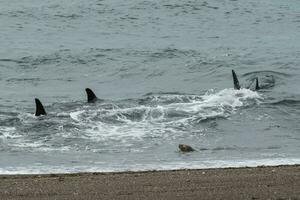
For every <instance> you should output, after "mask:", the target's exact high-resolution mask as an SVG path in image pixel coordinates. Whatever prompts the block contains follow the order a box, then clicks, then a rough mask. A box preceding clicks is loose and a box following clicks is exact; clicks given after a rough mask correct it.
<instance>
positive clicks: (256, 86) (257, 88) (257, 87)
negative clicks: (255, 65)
mask: <svg viewBox="0 0 300 200" xmlns="http://www.w3.org/2000/svg"><path fill="white" fill-rule="evenodd" d="M259 89H260V87H259V84H258V78H257V77H256V79H255V90H259Z"/></svg>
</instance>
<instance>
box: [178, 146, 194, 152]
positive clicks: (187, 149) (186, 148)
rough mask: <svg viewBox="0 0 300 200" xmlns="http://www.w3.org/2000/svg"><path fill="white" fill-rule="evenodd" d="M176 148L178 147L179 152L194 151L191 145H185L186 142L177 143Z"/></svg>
mask: <svg viewBox="0 0 300 200" xmlns="http://www.w3.org/2000/svg"><path fill="white" fill-rule="evenodd" d="M178 148H179V149H180V151H181V152H192V151H195V149H193V148H192V147H191V146H189V145H186V144H179V145H178Z"/></svg>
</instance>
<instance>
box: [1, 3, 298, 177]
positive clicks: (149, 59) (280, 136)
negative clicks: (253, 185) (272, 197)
mask: <svg viewBox="0 0 300 200" xmlns="http://www.w3.org/2000/svg"><path fill="white" fill-rule="evenodd" d="M0 4H1V6H0V22H1V29H0V43H1V44H2V45H1V48H0V68H1V73H0V82H1V84H0V90H1V94H2V95H1V97H0V172H1V173H9V174H10V173H49V172H77V171H123V170H147V169H178V168H208V167H228V166H256V165H262V164H270V165H276V164H291V163H298V164H299V160H300V156H299V150H300V143H299V141H300V135H299V132H300V125H299V122H300V121H299V116H300V111H299V108H300V92H299V86H298V85H299V84H298V83H299V80H300V70H299V63H300V56H299V55H300V54H299V53H300V50H299V49H300V42H299V36H300V24H299V22H300V15H299V12H298V10H299V8H300V3H299V2H298V1H292V0H291V1H286V2H283V1H278V0H275V1H274V0H272V1H271V0H266V1H258V0H251V1H246V0H239V1H234V0H224V1H216V0H213V1H135V0H131V1H126V2H120V1H108V0H103V1H96V0H92V1H88V2H87V1H80V0H76V1H68V0H67V1H63V2H61V1H43V2H41V1H37V0H25V1H21V2H20V1H9V2H8V1H3V0H0ZM231 69H235V71H236V72H237V75H238V77H239V79H240V82H241V85H242V87H243V89H242V90H239V91H237V90H233V83H232V77H231ZM256 78H258V79H259V84H260V87H261V89H260V90H259V91H252V90H251V89H253V88H254V87H255V83H254V82H255V79H256ZM86 87H90V88H92V89H93V90H94V91H95V93H96V95H97V96H98V97H99V99H100V100H99V101H97V102H96V103H95V104H88V103H86V96H85V92H84V89H85V88H86ZM247 88H248V89H247ZM36 97H37V98H39V99H40V100H41V101H42V102H43V103H44V105H45V109H46V111H47V112H48V115H47V116H43V117H35V116H34V112H35V110H34V109H35V105H34V98H36ZM180 143H185V144H189V145H191V146H193V147H194V148H195V149H197V151H196V152H193V153H188V154H183V153H180V152H179V151H178V144H180Z"/></svg>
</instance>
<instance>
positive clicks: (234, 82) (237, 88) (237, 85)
mask: <svg viewBox="0 0 300 200" xmlns="http://www.w3.org/2000/svg"><path fill="white" fill-rule="evenodd" d="M232 77H233V85H234V89H235V90H239V89H241V86H240V83H239V80H238V78H237V76H236V73H235V71H234V70H232Z"/></svg>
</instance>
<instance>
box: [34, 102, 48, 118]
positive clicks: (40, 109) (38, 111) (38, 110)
mask: <svg viewBox="0 0 300 200" xmlns="http://www.w3.org/2000/svg"><path fill="white" fill-rule="evenodd" d="M35 106H36V110H35V116H40V115H47V113H46V111H45V109H44V106H43V104H42V103H41V101H40V100H39V99H37V98H36V99H35Z"/></svg>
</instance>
